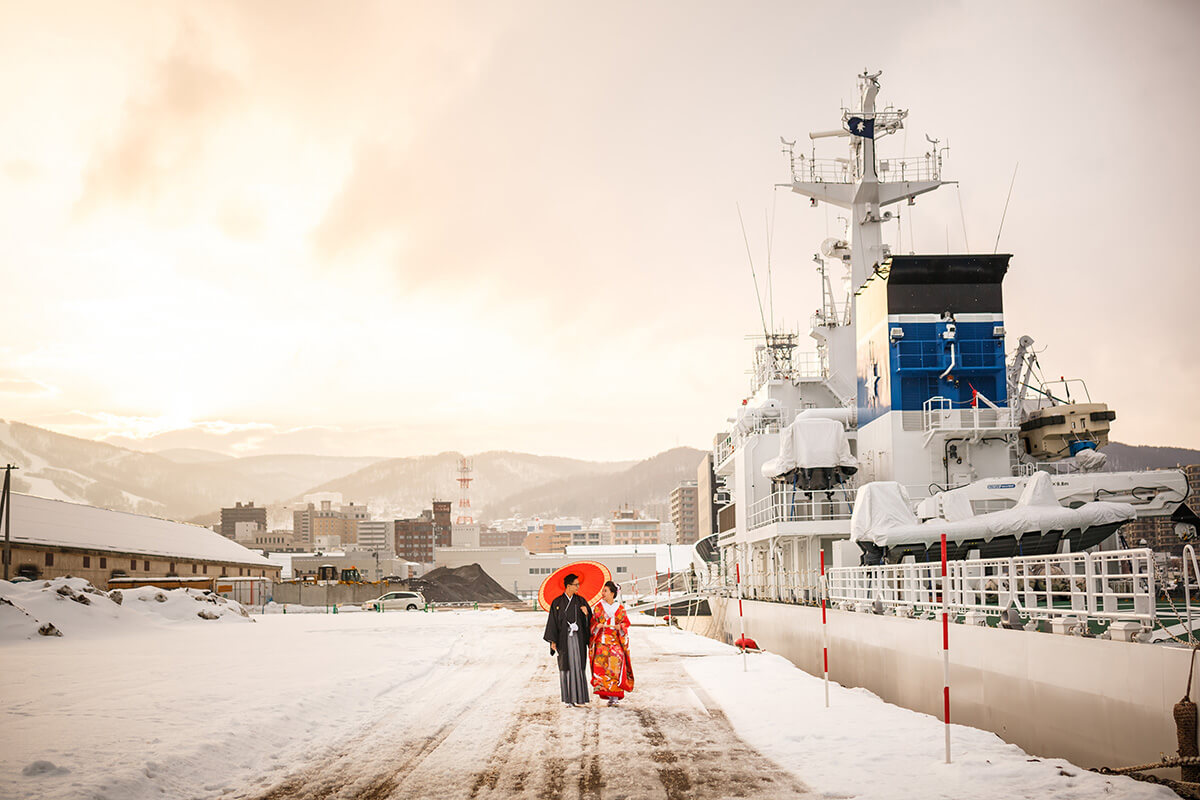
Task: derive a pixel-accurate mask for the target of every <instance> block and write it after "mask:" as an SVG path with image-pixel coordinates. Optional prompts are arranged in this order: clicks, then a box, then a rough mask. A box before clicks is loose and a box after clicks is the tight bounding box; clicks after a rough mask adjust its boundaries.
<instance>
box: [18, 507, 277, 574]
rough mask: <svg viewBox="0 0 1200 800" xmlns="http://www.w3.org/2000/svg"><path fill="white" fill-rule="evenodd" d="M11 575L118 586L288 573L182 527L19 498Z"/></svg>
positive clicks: (209, 534)
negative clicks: (132, 581) (116, 582)
mask: <svg viewBox="0 0 1200 800" xmlns="http://www.w3.org/2000/svg"><path fill="white" fill-rule="evenodd" d="M10 501H11V503H12V505H11V517H10V524H11V541H9V542H8V543H7V546H6V548H5V560H6V561H7V563H6V564H5V566H6V567H7V572H8V575H9V577H10V579H11V578H13V577H18V576H19V577H25V578H30V579H46V578H57V577H62V576H66V575H70V576H72V577H76V578H86V579H87V580H88V581H90V582H91V583H92V585H94V586H98V587H101V588H104V587H106V586H107V585H108V581H109V580H110V579H112V578H165V577H169V576H170V577H186V578H190V577H193V576H196V577H203V576H211V577H213V578H219V577H262V578H268V579H270V580H272V581H277V580H279V570H280V565H279V564H274V563H272V562H270V561H268V560H267V559H266V558H264V557H263V556H262V555H260V554H258V553H256V552H254V551H253V550H248V549H246V548H245V547H243V546H241V545H240V544H238V543H237V542H234V541H231V540H230V539H227V538H225V537H224V536H222V535H221V534H219V533H217V532H215V531H212V530H209V529H208V528H203V527H200V526H199V525H188V524H186V523H182V522H172V521H170V520H165V519H158V518H157V517H147V516H142V515H140V514H130V513H127V512H124V511H109V510H107V509H103V508H95V507H93V506H85V505H80V504H77V503H67V502H64V501H62V500H48V499H46V498H44V497H34V496H32V495H26V494H17V493H15V492H14V493H13V494H12V495H11V496H10Z"/></svg>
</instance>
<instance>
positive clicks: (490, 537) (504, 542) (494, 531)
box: [479, 524, 525, 547]
mask: <svg viewBox="0 0 1200 800" xmlns="http://www.w3.org/2000/svg"><path fill="white" fill-rule="evenodd" d="M524 541H525V526H524V524H522V525H521V527H520V528H519V529H517V530H511V529H510V530H505V529H501V528H496V527H491V526H488V527H485V528H484V529H483V530H481V531H480V532H479V546H480V547H521V546H522V544H523V543H524Z"/></svg>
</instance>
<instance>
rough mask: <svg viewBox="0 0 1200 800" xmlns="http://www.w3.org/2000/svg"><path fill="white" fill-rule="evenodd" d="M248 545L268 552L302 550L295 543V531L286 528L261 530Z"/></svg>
mask: <svg viewBox="0 0 1200 800" xmlns="http://www.w3.org/2000/svg"><path fill="white" fill-rule="evenodd" d="M246 546H247V547H252V548H253V549H255V550H261V551H265V552H268V553H295V552H300V550H301V548H299V547H297V546H296V544H295V536H294V535H293V533H292V532H291V531H289V530H287V529H286V528H278V529H276V530H273V531H259V532H258V534H257V535H256V536H255V537H254V541H253V542H252V543H250V544H248V545H246Z"/></svg>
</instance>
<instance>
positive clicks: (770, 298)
mask: <svg viewBox="0 0 1200 800" xmlns="http://www.w3.org/2000/svg"><path fill="white" fill-rule="evenodd" d="M778 196H779V195H777V194H776V193H775V190H774V189H772V190H771V218H770V219H769V220H768V219H766V216H767V211H766V209H763V221H764V222H765V223H766V225H767V307H768V308H769V309H771V333H774V332H775V284H774V283H773V281H772V278H771V274H772V273H771V247H772V244H773V243H774V241H775V198H776V197H778Z"/></svg>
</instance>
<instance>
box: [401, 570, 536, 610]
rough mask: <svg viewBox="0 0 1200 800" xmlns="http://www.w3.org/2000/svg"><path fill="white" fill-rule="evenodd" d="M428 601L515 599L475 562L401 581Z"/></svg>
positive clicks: (500, 600)
mask: <svg viewBox="0 0 1200 800" xmlns="http://www.w3.org/2000/svg"><path fill="white" fill-rule="evenodd" d="M404 585H405V587H406V588H408V589H412V590H413V591H417V592H420V593H421V594H423V595H425V599H426V600H428V601H430V602H432V603H515V602H517V601H518V600H519V598H518V597H517V596H516V595H515V594H513V593H512V592H509V591H506V590H505V589H504V587H503V586H501V585H500V584H498V583H496V582H495V581H494V580H492V577H491V576H490V575H488V574H487V573H486V572H484V571H483V568H482V567H480V566H479V565H478V564H467V565H466V566H462V567H455V568H453V569H451V568H450V567H438V568H437V569H435V570H432V571H431V572H427V573H425V574H424V575H423V576H421V577H420V578H412V579H410V580H407V581H405V582H404Z"/></svg>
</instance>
